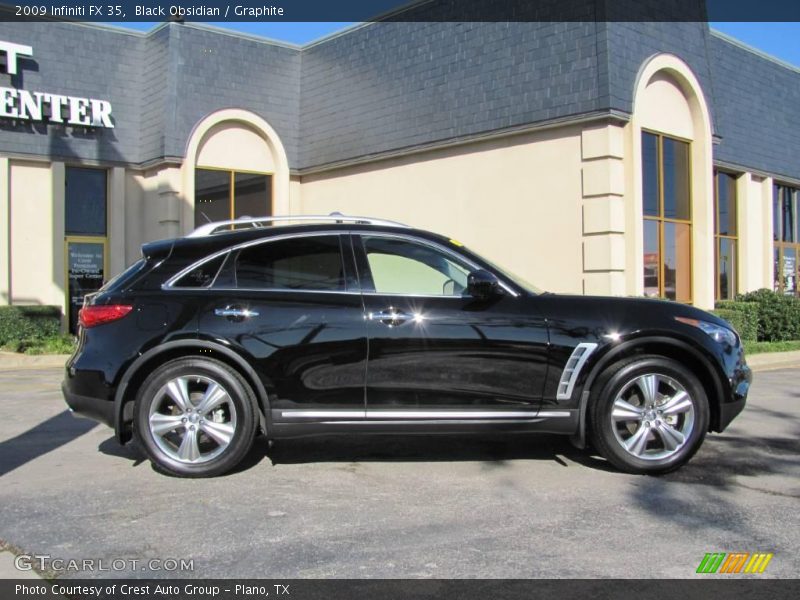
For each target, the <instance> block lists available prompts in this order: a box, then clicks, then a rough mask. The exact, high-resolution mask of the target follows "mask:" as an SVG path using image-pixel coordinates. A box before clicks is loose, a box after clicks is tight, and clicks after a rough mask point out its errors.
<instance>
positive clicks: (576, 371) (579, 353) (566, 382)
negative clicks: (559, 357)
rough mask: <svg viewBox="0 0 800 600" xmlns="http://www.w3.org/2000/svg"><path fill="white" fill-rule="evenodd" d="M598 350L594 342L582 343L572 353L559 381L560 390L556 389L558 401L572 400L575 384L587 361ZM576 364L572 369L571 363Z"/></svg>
mask: <svg viewBox="0 0 800 600" xmlns="http://www.w3.org/2000/svg"><path fill="white" fill-rule="evenodd" d="M596 349H597V344H595V343H593V342H582V343H580V344H578V345H577V346H575V348H574V349H573V350H572V353H571V354H570V355H569V359H568V360H567V363H566V364H565V365H564V370H563V371H562V372H561V377H560V378H559V379H558V388H557V389H556V400H569V399H570V398H572V391H573V389H574V388H575V382H576V381H577V380H578V376H579V375H580V374H581V370H582V369H583V367H584V365H585V364H586V361H587V360H588V359H589V357H590V356H591V355H592V353H593V352H594V351H595V350H596ZM573 361H574V364H573V365H572V366H571V367H570V363H571V362H573Z"/></svg>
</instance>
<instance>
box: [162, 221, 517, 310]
mask: <svg viewBox="0 0 800 600" xmlns="http://www.w3.org/2000/svg"><path fill="white" fill-rule="evenodd" d="M364 234H366V235H368V236H373V237H374V236H382V237H390V238H398V239H402V240H406V241H413V242H417V243H421V244H423V245H427V246H429V247H432V248H434V249H438V250H440V251H442V252H444V253H445V254H448V255H450V256H453V257H455V258H457V259H459V260H460V261H462V262H464V263H466V264H468V265H470V267H472V269H480V268H481V266H480V265H478V264H476V263H474V262H473V261H471V260H469V259H468V258H467V257H466V256H462V255H461V254H458V253H457V252H455V251H453V250H451V249H450V248H447V247H445V246H443V245H442V244H439V243H438V242H432V241H430V240H426V239H424V238H420V237H416V236H413V235H406V234H396V233H389V232H385V231H370V232H364V231H361V230H356V231H350V230H341V229H338V230H337V229H334V230H328V231H311V232H294V233H284V234H279V235H275V236H270V237H268V238H266V239H264V238H262V239H255V240H248V241H246V242H242V243H240V244H235V245H233V246H229V247H228V248H224V249H223V250H218V251H217V252H215V253H213V254H210V255H208V256H205V257H203V258H201V259H200V260H198V261H196V262H194V263H192V264H191V265H189V266H188V267H185V268H184V269H183V270H181V271H179V272H178V273H177V274H176V275H173V276H172V277H170V278H169V279H168V280H167V281H166V282H165V283H163V284H161V289H162V290H164V291H169V290H177V291H191V292H199V291H201V290H206V291H209V290H214V291H245V292H291V293H296V292H299V293H312V294H363V295H365V296H391V297H398V298H463V296H445V295H441V296H439V295H431V296H425V295H422V294H381V293H380V292H364V291H351V290H291V289H286V288H215V287H213V286H214V283H215V282H216V280H217V277H218V276H219V273H220V272H221V271H222V268H223V267H224V266H225V263H223V264H222V266H220V270H219V271H217V274H216V275H215V276H214V281H212V282H211V284H209V285H208V286H203V287H178V286H176V285H175V282H176V281H178V280H179V279H180V278H181V277H183V276H185V275H187V274H188V273H190V272H191V271H193V270H194V269H196V268H198V267H200V266H201V265H203V264H205V263H206V262H208V261H211V260H214V259H215V258H217V257H219V256H221V255H223V254H229V253H231V252H238V251H240V250H243V249H245V248H249V247H251V246H257V245H259V244H268V243H270V242H277V241H281V240H286V239H292V238H297V237H303V238H305V237H319V236H326V235H336V236H339V238H340V242H341V241H342V240H341V236H343V235H357V236H359V237H360V236H361V235H364ZM362 244H363V240H362ZM343 251H344V250H343ZM342 260H344V256H342ZM493 274H494V275H495V277H497V280H498V281H499V282H500V286H501V287H502V288H503V289H504V290H506V291H507V292H508V293H509V294H511V295H512V296H513V297H515V298H518V297H519V296H520V294H519V292H517V291H515V290H514V289H513V288H512V287H511V286H510V285H508V283H506V282H505V281H504V280H503V278H501V277H498V276H497V273H493Z"/></svg>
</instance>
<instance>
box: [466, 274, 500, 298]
mask: <svg viewBox="0 0 800 600" xmlns="http://www.w3.org/2000/svg"><path fill="white" fill-rule="evenodd" d="M467 293H468V294H469V295H470V296H472V297H473V298H477V299H478V300H488V299H490V298H493V297H494V296H498V295H500V293H501V288H500V282H499V281H498V280H497V277H495V276H494V275H492V274H491V273H489V271H484V270H483V269H479V270H477V271H473V272H472V273H470V274H469V276H468V277H467Z"/></svg>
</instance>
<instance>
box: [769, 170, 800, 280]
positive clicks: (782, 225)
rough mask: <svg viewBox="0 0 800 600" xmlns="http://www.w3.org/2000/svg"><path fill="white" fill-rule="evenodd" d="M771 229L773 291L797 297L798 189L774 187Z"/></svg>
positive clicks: (785, 186)
mask: <svg viewBox="0 0 800 600" xmlns="http://www.w3.org/2000/svg"><path fill="white" fill-rule="evenodd" d="M772 226H773V231H772V235H773V240H774V242H775V251H774V261H775V271H774V272H775V289H776V290H778V291H781V292H783V293H784V294H787V295H799V294H800V286H798V284H797V281H798V276H800V268H799V267H798V264H797V263H798V260H797V259H798V257H799V256H800V190H798V189H796V188H793V187H789V186H787V185H780V184H776V185H775V187H774V189H773V197H772Z"/></svg>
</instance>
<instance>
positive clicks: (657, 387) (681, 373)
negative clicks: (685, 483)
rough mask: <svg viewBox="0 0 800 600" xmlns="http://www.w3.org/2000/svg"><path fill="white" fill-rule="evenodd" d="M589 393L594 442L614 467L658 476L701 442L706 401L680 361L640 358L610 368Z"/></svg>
mask: <svg viewBox="0 0 800 600" xmlns="http://www.w3.org/2000/svg"><path fill="white" fill-rule="evenodd" d="M596 388H597V390H596V391H597V393H593V394H592V404H591V407H590V409H591V411H590V419H589V420H590V426H591V434H592V440H593V442H594V443H595V446H596V447H597V449H598V450H599V451H600V453H601V454H602V455H603V456H604V457H605V458H606V459H607V460H608V461H609V462H611V463H612V464H613V465H614V466H616V467H617V468H618V469H620V470H622V471H626V472H629V473H643V474H660V473H667V472H669V471H673V470H675V469H677V468H679V467H680V466H682V465H684V464H685V463H686V462H687V461H688V460H689V459H690V458H691V457H692V456H693V455H694V453H695V452H697V449H698V448H699V447H700V445H701V444H702V443H703V439H704V438H705V434H706V431H707V429H708V420H709V408H708V399H707V397H706V394H705V390H704V389H703V386H702V384H701V383H700V381H699V380H698V379H697V377H696V376H695V375H694V373H692V372H691V371H690V370H689V369H687V368H686V367H685V366H683V365H682V364H681V363H679V362H677V361H675V360H672V359H669V358H666V357H661V356H641V357H637V358H633V359H628V360H625V361H621V362H619V363H616V364H615V365H612V366H611V367H610V368H609V369H608V370H607V371H606V372H605V373H604V374H603V376H602V377H601V378H600V379H599V381H598V382H597V386H596Z"/></svg>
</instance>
